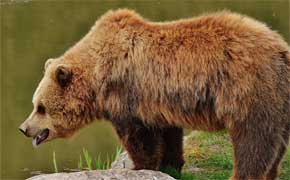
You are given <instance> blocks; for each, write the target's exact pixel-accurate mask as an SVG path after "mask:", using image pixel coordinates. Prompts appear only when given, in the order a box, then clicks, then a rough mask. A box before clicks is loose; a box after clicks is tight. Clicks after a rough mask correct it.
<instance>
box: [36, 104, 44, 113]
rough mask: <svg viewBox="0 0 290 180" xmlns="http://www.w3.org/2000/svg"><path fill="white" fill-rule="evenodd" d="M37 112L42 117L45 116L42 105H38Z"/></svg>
mask: <svg viewBox="0 0 290 180" xmlns="http://www.w3.org/2000/svg"><path fill="white" fill-rule="evenodd" d="M37 112H38V113H39V114H42V115H43V114H45V107H44V106H43V105H42V104H40V105H38V106H37Z"/></svg>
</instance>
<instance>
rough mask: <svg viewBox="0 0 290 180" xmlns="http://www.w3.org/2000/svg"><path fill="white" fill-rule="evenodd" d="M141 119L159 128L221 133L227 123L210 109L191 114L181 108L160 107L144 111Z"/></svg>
mask: <svg viewBox="0 0 290 180" xmlns="http://www.w3.org/2000/svg"><path fill="white" fill-rule="evenodd" d="M151 107H152V106H151ZM151 110H152V111H151ZM141 118H142V119H143V120H145V122H146V123H148V124H154V125H157V126H168V125H170V126H177V127H182V128H188V129H193V130H202V131H219V130H223V129H225V128H226V125H225V122H224V121H223V120H221V119H218V118H217V117H216V115H215V113H214V112H213V111H212V110H210V109H204V110H203V111H200V112H194V111H191V112H190V111H182V110H180V109H179V108H175V109H169V108H164V107H160V106H159V107H158V108H154V109H152V108H150V109H147V111H142V112H141Z"/></svg>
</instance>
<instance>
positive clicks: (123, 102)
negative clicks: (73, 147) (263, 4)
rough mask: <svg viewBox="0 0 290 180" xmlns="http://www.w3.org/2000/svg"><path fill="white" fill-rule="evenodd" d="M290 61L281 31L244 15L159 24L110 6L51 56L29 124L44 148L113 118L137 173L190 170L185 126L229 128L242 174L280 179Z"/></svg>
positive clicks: (236, 175)
mask: <svg viewBox="0 0 290 180" xmlns="http://www.w3.org/2000/svg"><path fill="white" fill-rule="evenodd" d="M289 59H290V53H289V46H288V45H287V43H286V42H285V41H284V40H283V39H282V38H281V36H280V35H279V34H277V33H276V32H274V31H272V30H270V29H269V28H268V27H267V26H266V25H264V24H262V23H260V22H257V21H256V20H253V19H251V18H248V17H246V16H243V15H238V14H235V13H231V12H228V11H223V12H217V13H212V14H206V15H202V16H199V17H196V18H192V19H183V20H178V21H173V22H150V21H148V20H146V19H144V18H142V17H140V16H139V15H137V14H136V13H135V12H133V11H130V10H126V9H125V10H124V9H123V10H115V11H109V12H107V13H106V14H105V15H103V16H102V17H101V18H100V19H99V20H98V21H97V22H96V23H95V25H94V26H93V27H92V29H91V30H90V32H89V33H88V34H87V35H86V36H85V37H84V38H83V39H82V40H81V41H79V42H78V43H77V44H76V45H74V46H73V47H71V48H70V49H69V50H68V51H67V52H65V53H64V54H63V55H62V56H61V57H58V58H56V59H49V60H48V61H47V62H46V64H45V74H44V77H43V79H42V80H41V82H40V84H39V86H38V88H37V90H36V92H35V94H34V96H33V105H34V110H33V112H32V113H31V115H30V116H29V117H28V119H27V120H26V121H25V122H24V123H23V124H22V125H21V126H20V130H21V131H22V132H23V133H24V134H25V135H27V136H29V137H33V144H34V145H38V144H40V143H42V142H45V141H49V140H52V139H55V138H60V137H69V136H70V135H72V134H73V133H74V132H75V131H76V130H78V129H79V128H81V127H83V126H84V125H85V124H89V123H90V122H92V121H93V120H94V119H105V120H108V121H110V122H112V124H113V126H114V127H115V129H116V132H117V134H118V136H119V138H120V140H121V142H122V144H123V145H124V147H125V148H126V150H127V151H128V152H129V155H130V158H131V159H132V160H133V162H134V165H135V168H134V169H153V170H160V169H162V168H165V167H173V168H175V169H177V170H179V171H180V170H181V168H182V165H183V163H184V160H183V156H182V152H183V150H182V135H183V131H182V128H190V129H193V130H203V131H218V130H222V129H227V130H228V132H229V133H230V136H231V139H232V143H233V146H234V172H233V176H232V179H238V180H245V179H252V180H254V179H255V180H257V179H259V180H262V179H275V178H276V177H277V176H278V167H279V164H280V162H281V160H282V157H283V155H284V153H285V151H286V148H287V145H288V141H289V134H290V60H289Z"/></svg>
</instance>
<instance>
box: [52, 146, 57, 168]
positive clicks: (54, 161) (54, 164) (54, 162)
mask: <svg viewBox="0 0 290 180" xmlns="http://www.w3.org/2000/svg"><path fill="white" fill-rule="evenodd" d="M52 157H53V167H54V172H55V173H58V168H57V164H56V158H55V151H53V155H52Z"/></svg>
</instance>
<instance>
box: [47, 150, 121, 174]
mask: <svg viewBox="0 0 290 180" xmlns="http://www.w3.org/2000/svg"><path fill="white" fill-rule="evenodd" d="M121 153H122V148H121V147H117V148H116V152H115V153H114V154H112V155H111V156H109V155H108V154H107V155H106V158H105V160H102V159H101V155H100V154H99V155H98V156H97V158H96V157H93V156H91V155H90V154H89V151H88V150H87V149H86V148H83V149H82V154H80V157H79V160H78V163H77V168H78V170H80V171H81V170H84V169H88V170H94V169H109V168H110V167H111V163H112V162H113V161H114V160H115V159H116V158H117V157H118V156H119V155H120V154H121ZM83 159H84V160H83ZM93 164H94V165H95V167H94V166H93ZM53 165H54V172H56V173H57V172H58V169H57V163H56V158H55V152H53Z"/></svg>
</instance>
